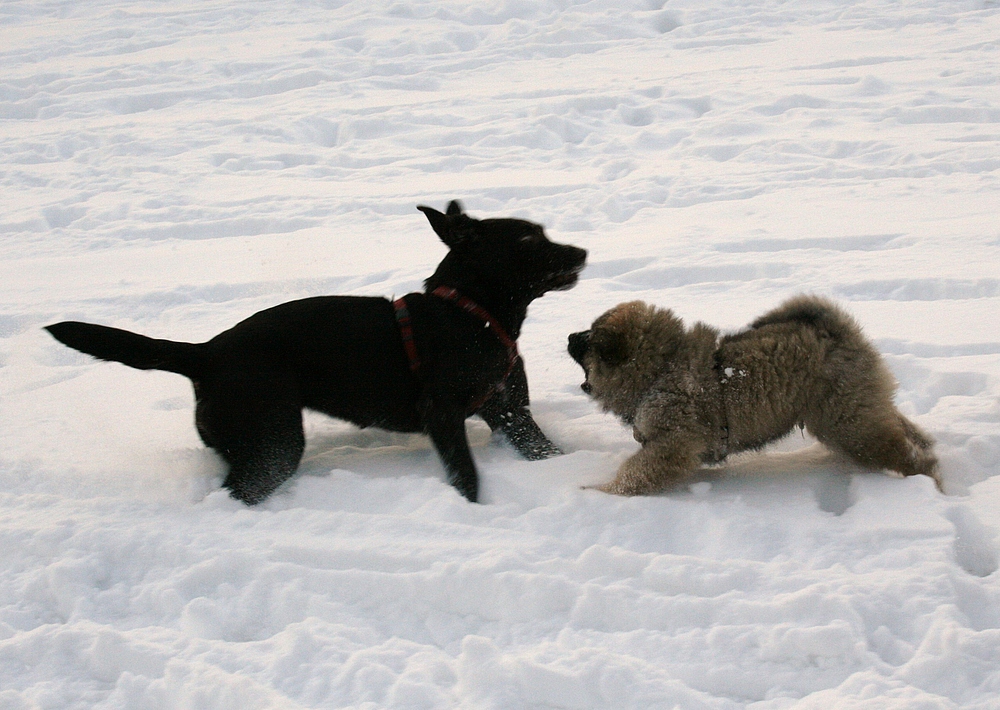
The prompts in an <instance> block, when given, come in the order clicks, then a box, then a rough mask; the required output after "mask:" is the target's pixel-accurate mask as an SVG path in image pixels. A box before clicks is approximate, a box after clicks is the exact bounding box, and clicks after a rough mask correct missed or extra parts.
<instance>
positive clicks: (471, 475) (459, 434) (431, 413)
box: [422, 404, 479, 503]
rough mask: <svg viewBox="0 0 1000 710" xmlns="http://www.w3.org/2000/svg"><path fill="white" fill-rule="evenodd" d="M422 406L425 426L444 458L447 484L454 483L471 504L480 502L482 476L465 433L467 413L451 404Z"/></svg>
mask: <svg viewBox="0 0 1000 710" xmlns="http://www.w3.org/2000/svg"><path fill="white" fill-rule="evenodd" d="M422 409H423V410H424V427H425V428H426V429H427V433H428V434H429V435H430V437H431V441H432V442H433V443H434V448H435V449H437V452H438V455H439V456H440V457H441V462H442V463H443V464H444V468H445V471H446V473H447V475H448V483H450V484H451V485H453V486H455V488H456V489H458V492H459V493H461V494H462V495H463V496H465V497H466V498H468V499H469V502H470V503H476V502H478V500H479V476H478V475H477V474H476V463H475V461H473V460H472V452H471V451H470V450H469V439H468V437H467V436H466V434H465V414H464V413H463V412H462V411H461V410H458V409H455V408H452V407H447V408H446V407H441V406H435V405H434V404H427V405H425V406H424V407H423V408H422Z"/></svg>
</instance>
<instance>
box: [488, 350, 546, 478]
mask: <svg viewBox="0 0 1000 710" xmlns="http://www.w3.org/2000/svg"><path fill="white" fill-rule="evenodd" d="M478 414H479V416H481V417H482V418H483V420H484V421H485V422H486V423H487V424H488V425H489V427H490V429H492V430H493V431H499V432H500V433H501V434H503V436H504V437H505V438H506V439H507V441H509V442H510V443H511V446H513V447H514V448H515V449H517V452H518V453H519V454H521V456H523V457H524V458H526V459H528V460H529V461H538V460H540V459H547V458H551V457H553V456H559V455H560V454H562V449H560V448H559V447H558V446H556V445H555V444H553V443H552V442H551V441H549V438H548V437H547V436H545V434H544V433H542V430H541V429H539V428H538V424H536V423H535V420H534V418H533V417H532V416H531V410H530V409H528V376H527V375H526V374H525V372H524V363H523V362H522V361H521V360H520V359H518V361H517V364H515V365H514V369H513V370H511V372H510V375H508V376H507V381H506V382H505V383H504V388H503V390H502V391H500V392H497V393H496V394H494V395H493V396H492V397H490V398H489V399H488V400H487V401H486V403H485V404H484V405H483V406H482V407H481V408H480V409H479V412H478Z"/></svg>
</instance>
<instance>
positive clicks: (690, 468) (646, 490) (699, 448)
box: [594, 439, 705, 496]
mask: <svg viewBox="0 0 1000 710" xmlns="http://www.w3.org/2000/svg"><path fill="white" fill-rule="evenodd" d="M704 449H705V447H704V445H703V444H702V443H701V442H700V441H698V440H696V439H691V440H687V441H679V440H676V439H675V440H671V441H666V442H660V441H649V442H647V443H646V444H644V445H643V447H642V449H640V450H639V451H638V452H636V453H635V454H633V455H632V456H631V457H629V458H628V459H627V460H626V461H625V463H623V464H622V465H621V467H620V468H619V469H618V474H617V475H616V476H615V479H614V480H613V481H611V482H610V483H605V484H604V485H602V486H594V488H597V490H600V491H604V492H605V493H614V494H615V495H620V496H641V495H650V494H652V493H657V492H659V491H662V490H666V489H669V488H672V487H673V486H675V485H677V484H678V483H681V482H683V481H685V480H686V479H688V478H689V477H690V476H691V474H692V473H693V472H694V471H695V470H696V469H697V468H698V466H699V465H700V464H701V455H702V453H703V451H704Z"/></svg>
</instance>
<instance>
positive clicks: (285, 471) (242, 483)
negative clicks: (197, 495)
mask: <svg viewBox="0 0 1000 710" xmlns="http://www.w3.org/2000/svg"><path fill="white" fill-rule="evenodd" d="M264 379H265V378H261V381H259V382H246V381H242V382H233V381H230V382H227V383H215V386H214V387H212V388H211V389H212V390H214V391H213V392H211V393H210V394H208V393H206V396H204V397H201V398H199V401H198V407H197V412H196V416H197V427H198V431H199V433H200V434H201V437H202V439H203V440H204V441H205V442H206V443H207V444H209V445H210V446H211V447H212V448H213V449H215V450H216V451H217V452H218V453H219V454H220V455H221V456H222V458H224V459H225V460H226V462H227V463H228V464H229V473H228V474H227V475H226V478H225V480H224V481H223V483H222V486H223V488H227V489H229V494H230V495H231V496H232V497H233V498H236V499H237V500H240V501H243V502H244V503H246V504H247V505H256V504H257V503H260V502H261V501H263V500H264V499H266V498H267V497H268V496H269V495H271V493H273V492H274V491H275V489H277V488H278V486H280V485H281V484H282V483H284V482H285V481H286V480H288V479H289V478H291V477H292V475H294V473H295V470H296V469H297V468H298V465H299V460H300V459H301V458H302V452H303V450H304V449H305V435H304V434H303V431H302V409H301V406H300V405H299V403H298V400H297V397H296V396H294V392H295V389H294V384H293V383H287V382H285V383H281V382H280V381H274V380H268V381H264ZM282 384H287V385H289V386H290V387H291V389H289V388H286V387H282ZM202 389H205V388H202Z"/></svg>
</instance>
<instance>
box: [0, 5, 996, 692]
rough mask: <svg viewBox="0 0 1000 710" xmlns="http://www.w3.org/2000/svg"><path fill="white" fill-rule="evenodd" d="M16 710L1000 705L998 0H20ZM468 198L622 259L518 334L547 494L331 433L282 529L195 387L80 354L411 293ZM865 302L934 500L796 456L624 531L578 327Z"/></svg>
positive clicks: (13, 610) (0, 351)
mask: <svg viewBox="0 0 1000 710" xmlns="http://www.w3.org/2000/svg"><path fill="white" fill-rule="evenodd" d="M0 67H2V69H0V184H2V191H0V269H2V272H0V274H2V278H0V565H2V567H0V708H3V709H4V710H8V709H10V710H24V709H29V708H30V709H42V708H44V709H49V708H53V709H54V708H60V709H61V708H135V709H142V710H145V709H153V708H212V709H222V710H225V709H230V708H232V709H233V710H236V709H245V708H251V709H253V708H414V709H416V708H484V709H487V708H495V709H497V710H501V709H502V710H514V709H517V708H572V709H574V710H577V709H587V708H610V709H615V710H618V709H623V708H637V709H644V708H681V709H682V710H689V709H690V710H695V709H697V710H701V709H718V710H735V709H737V708H753V709H754V710H791V709H793V708H794V709H795V710H807V709H810V710H811V709H816V710H829V709H831V708H850V709H852V710H853V709H861V708H864V709H866V710H867V709H874V708H892V709H900V710H910V709H920V710H924V709H931V708H977V709H983V710H986V709H987V708H989V709H994V710H995V709H996V708H1000V573H998V572H997V568H998V558H1000V540H998V534H1000V315H998V314H1000V268H998V267H1000V219H998V211H1000V209H998V208H1000V5H998V3H997V2H996V0H893V1H892V2H889V1H887V0H886V1H882V0H858V1H856V2H853V1H850V0H835V1H834V0H829V1H827V0H808V1H807V0H800V1H788V2H783V1H780V0H752V1H751V0H697V1H696V0H668V2H666V3H663V2H662V1H661V0H649V1H646V0H585V1H582V2H576V1H575V0H537V1H535V0H532V1H529V0H471V1H465V0H463V1H461V2H459V1H457V0H390V1H385V0H286V1H285V2H277V1H276V0H243V1H242V2H235V1H234V0H204V1H203V2H196V3H195V2H180V1H178V2H162V1H157V0H144V1H141V2H126V1H125V0H72V1H70V0H4V2H3V3H0ZM453 198H458V199H461V200H462V201H463V202H464V204H465V207H466V209H467V210H468V212H469V213H470V214H472V215H474V216H479V217H499V216H518V217H523V218H527V219H531V220H533V221H536V222H540V223H542V224H544V225H545V227H546V229H547V231H548V233H549V236H550V237H551V238H553V239H554V240H556V241H561V242H570V243H573V244H577V245H579V246H582V247H585V248H586V249H588V250H589V252H590V256H589V262H588V267H587V269H586V271H585V272H584V274H583V277H582V279H581V281H580V283H579V284H578V285H577V287H576V288H575V289H573V290H571V291H568V292H563V293H555V294H550V295H547V296H546V297H544V298H542V299H540V300H539V301H537V302H536V303H535V304H533V305H532V307H531V309H530V312H529V317H528V320H527V321H526V324H525V327H524V332H523V335H522V338H521V350H522V352H523V354H524V356H525V359H526V362H527V368H528V374H529V379H530V383H531V390H532V403H533V411H534V413H535V416H536V418H537V420H538V421H539V423H540V424H541V426H542V427H543V429H545V430H546V432H547V433H548V434H549V435H550V436H551V437H552V438H553V440H554V441H556V442H557V443H558V444H559V445H560V446H562V447H563V448H564V449H565V450H566V451H567V453H566V455H565V456H562V457H558V458H554V459H550V460H547V461H541V462H535V463H529V462H526V461H524V460H521V459H520V458H518V456H517V455H516V454H515V453H514V452H513V451H512V450H511V449H510V448H509V447H507V446H505V445H503V444H501V443H498V442H497V441H495V440H492V439H491V437H490V433H489V430H488V428H487V427H486V426H485V424H484V423H483V422H482V421H480V420H478V419H472V420H470V421H469V432H470V438H471V441H472V443H473V449H474V451H473V453H474V456H475V458H476V461H477V463H478V465H479V469H480V472H481V476H482V485H483V504H482V505H473V504H470V503H467V502H466V501H465V500H464V499H462V498H461V497H460V496H459V495H458V494H457V493H456V492H455V490H454V489H452V488H451V487H450V486H449V485H447V483H446V482H445V481H444V475H443V470H442V467H441V464H440V462H439V460H438V458H437V456H436V455H435V454H434V452H433V450H432V449H431V447H430V445H429V443H428V441H427V439H426V438H425V437H422V436H417V435H414V436H408V435H400V434H390V433H386V432H381V431H377V430H363V431H362V430H358V429H356V428H353V427H351V426H349V425H347V424H344V423H342V422H337V421H334V420H330V419H327V418H324V417H321V416H319V415H315V414H307V415H306V427H307V438H308V446H307V450H306V454H305V458H304V461H303V464H302V466H301V472H300V475H298V476H297V477H296V478H295V479H293V480H292V481H291V482H290V483H289V484H288V485H286V486H285V487H283V488H282V489H281V490H280V491H279V492H278V494H276V495H275V496H273V497H272V498H271V499H270V500H268V501H267V502H266V503H264V504H263V505H260V506H258V507H256V508H252V509H251V508H246V507H244V506H243V505H241V504H239V503H236V502H234V501H233V500H231V499H230V498H229V497H228V496H227V495H226V493H225V492H224V491H222V490H221V489H220V488H219V484H220V482H221V478H222V471H223V467H222V464H221V463H220V461H219V459H218V458H217V457H216V456H215V455H214V454H213V453H211V452H210V451H207V450H206V449H204V448H203V447H202V445H201V444H200V442H199V441H198V439H197V436H196V434H195V431H194V427H193V426H192V405H193V398H192V393H191V391H190V385H189V383H188V382H187V380H185V379H184V378H182V377H179V376H177V375H171V374H167V373H158V372H139V371H136V370H131V369H128V368H126V367H124V366H121V365H116V364H109V363H99V362H96V361H94V360H92V359H90V358H88V357H86V356H83V355H81V354H79V353H76V352H74V351H72V350H69V349H68V348H65V347H63V346H61V345H59V344H58V343H56V342H55V341H54V340H53V339H52V338H50V337H49V336H48V334H47V333H45V332H44V331H43V330H42V329H41V327H42V326H43V325H46V324H49V323H52V322H55V321H58V320H65V319H77V320H87V321H91V322H97V323H104V324H107V325H113V326H117V327H122V328H128V329H131V330H136V331H139V332H142V333H145V334H148V335H151V336H154V337H168V338H173V339H178V340H191V341H198V340H204V339H208V338H209V337H211V336H212V335H214V334H215V333H217V332H219V331H221V330H223V329H225V328H228V327H229V326H231V325H233V324H234V323H236V322H237V321H239V320H241V319H243V318H245V317H246V316H248V315H250V314H251V313H254V312H255V311H257V310H260V309H262V308H265V307H268V306H271V305H274V304H277V303H280V302H283V301H287V300H291V299H294V298H301V297H307V296H313V295H318V294H330V293H345V294H366V295H384V296H391V295H393V294H395V295H400V294H403V293H406V292H408V291H412V290H416V289H418V288H419V287H420V284H421V281H422V279H423V278H424V277H426V276H427V275H428V274H430V272H431V271H432V269H433V267H434V265H435V264H436V262H437V261H438V260H439V259H440V258H441V257H442V256H443V254H444V251H445V248H444V246H443V245H442V244H441V243H440V242H439V241H438V240H437V238H436V237H435V235H434V234H433V232H432V231H431V229H430V227H429V225H428V224H427V222H426V220H425V219H424V217H423V215H421V214H420V213H419V212H417V211H416V210H415V206H416V205H417V204H428V205H432V206H434V207H437V208H438V209H443V208H444V206H445V205H446V204H447V202H448V201H449V200H451V199H453ZM800 292H812V293H819V294H825V295H828V296H831V297H833V298H835V299H837V300H838V301H840V302H842V303H843V304H844V305H845V306H846V307H847V308H848V309H849V310H850V311H851V312H852V313H853V314H854V315H855V316H856V318H857V319H858V321H859V322H860V323H861V324H862V325H863V327H864V328H865V331H866V332H867V333H868V335H869V336H870V337H871V338H872V339H873V340H874V341H875V343H876V344H877V345H878V347H879V348H880V350H881V351H882V352H883V353H885V357H886V359H887V362H888V364H889V366H890V367H891V368H892V370H893V372H894V373H895V374H896V376H897V378H898V379H899V382H900V389H899V392H898V396H897V402H898V405H899V407H900V409H901V410H902V411H903V412H904V413H905V414H906V415H907V416H910V417H912V418H913V419H914V420H915V421H916V422H918V423H919V424H920V425H921V426H922V427H924V428H926V429H927V430H928V431H929V432H930V433H931V434H932V435H933V436H934V437H935V438H936V440H937V442H938V444H937V446H938V452H939V455H940V458H941V461H942V473H943V477H944V482H945V487H946V492H947V495H942V494H940V493H938V492H937V491H935V489H934V486H933V485H932V483H931V481H930V480H929V479H926V478H922V477H917V478H911V479H898V478H893V477H890V476H887V475H885V474H884V473H881V472H868V471H861V470H858V469H856V468H853V467H851V466H850V465H849V464H847V463H845V462H844V461H842V460H839V459H837V458H835V457H833V456H832V455H830V454H828V453H827V452H826V451H825V450H824V449H823V448H822V447H821V446H820V445H819V444H817V443H815V442H812V441H810V440H808V439H804V438H803V437H802V435H801V434H799V433H798V432H795V433H794V434H792V435H791V436H790V437H789V438H787V439H786V440H784V441H783V442H779V443H778V444H777V445H775V446H773V447H771V448H769V449H767V450H765V451H764V452H761V453H756V454H753V455H743V456H740V457H736V458H733V459H731V460H730V461H729V462H727V463H726V464H725V465H723V466H720V467H718V468H714V469H711V470H708V471H706V472H704V475H700V476H699V478H698V481H697V482H695V483H693V484H692V485H690V486H689V487H687V488H685V489H683V490H679V491H673V492H670V493H666V494H663V495H658V496H650V497H642V498H632V499H628V498H619V497H614V496H609V495H605V494H602V493H599V492H596V491H592V490H582V489H581V486H583V485H587V484H593V483H598V482H603V481H606V480H609V479H610V478H611V477H612V476H613V474H614V471H615V469H616V468H617V466H618V465H619V464H620V463H621V462H622V461H623V460H624V459H625V458H626V457H627V456H629V455H630V454H631V453H632V452H634V451H635V450H636V448H637V446H638V445H637V444H636V443H635V442H634V441H633V440H632V438H631V435H630V432H629V431H628V430H627V429H626V428H625V427H624V426H622V425H621V424H620V423H619V422H618V421H616V420H615V419H614V418H612V417H611V416H610V415H607V414H603V413H601V412H600V411H599V410H598V408H597V407H596V406H595V405H594V404H593V403H592V402H591V401H589V400H588V399H587V398H586V396H585V395H584V394H583V393H582V392H581V391H580V387H579V385H580V383H581V381H582V372H581V371H580V369H579V368H578V367H577V366H576V365H575V364H574V363H573V362H572V361H571V359H570V358H569V356H568V355H567V354H566V350H565V346H566V336H567V334H569V333H570V332H572V331H575V330H581V329H583V328H586V327H587V326H588V325H589V323H590V322H591V320H592V319H593V318H594V317H596V316H597V315H598V314H600V313H601V312H603V311H604V310H605V309H607V308H609V307H610V306H612V305H614V304H616V303H619V302H621V301H626V300H633V299H643V300H647V301H650V302H654V303H656V304H658V305H660V306H664V307H670V308H673V309H674V310H675V311H676V312H677V313H678V315H680V316H681V317H683V318H684V319H685V320H686V321H688V322H694V321H697V320H703V321H705V322H708V323H712V324H714V325H717V326H719V327H721V328H723V329H725V330H735V329H738V328H739V327H741V326H743V325H745V324H746V323H747V322H749V321H750V320H752V319H753V318H754V317H755V316H756V315H759V314H761V313H763V312H764V311H765V310H767V309H769V308H771V307H773V306H775V305H777V304H778V303H779V302H781V301H782V300H783V299H785V298H787V297H789V296H791V295H793V294H796V293H800Z"/></svg>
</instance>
